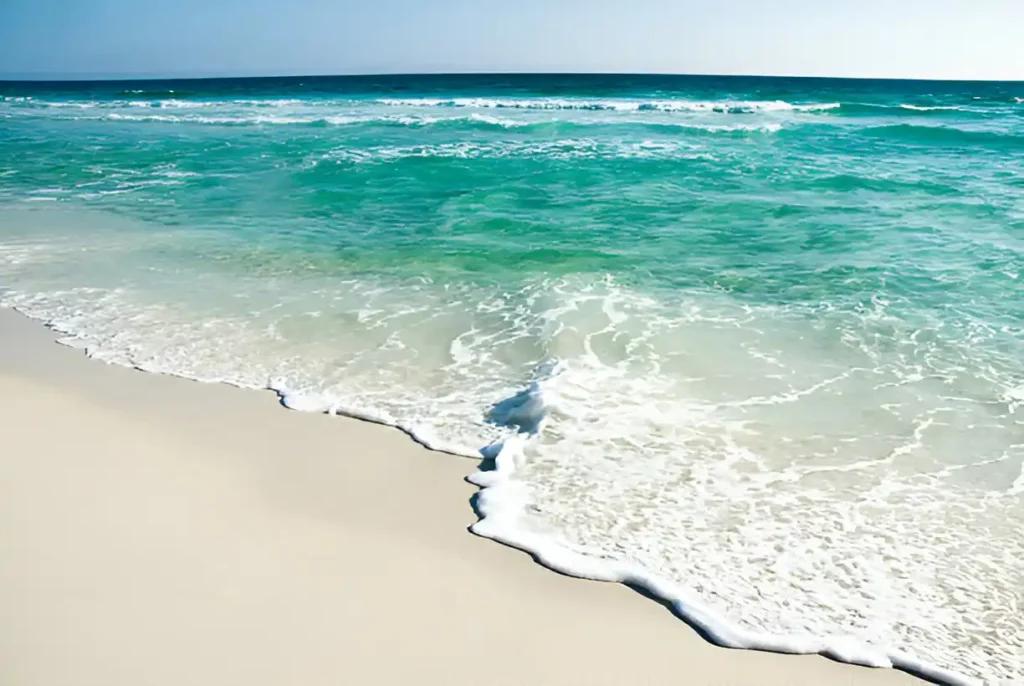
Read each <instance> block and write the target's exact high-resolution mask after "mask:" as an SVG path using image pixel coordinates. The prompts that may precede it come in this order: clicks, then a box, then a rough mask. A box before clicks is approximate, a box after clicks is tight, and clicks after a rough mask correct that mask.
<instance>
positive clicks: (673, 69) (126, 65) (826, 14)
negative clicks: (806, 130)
mask: <svg viewBox="0 0 1024 686" xmlns="http://www.w3.org/2000/svg"><path fill="white" fill-rule="evenodd" d="M465 71H470V72H492V71H533V72H536V71H547V72H593V71H597V72H658V73H714V74H737V73H739V74H795V75H824V76H867V77H914V78H979V79H1021V80H1024V0H774V1H771V0H700V1H698V0H589V1H584V0H177V1H174V0H170V1H168V0H0V78H3V77H8V78H10V77H18V78H24V77H31V76H44V77H86V76H95V77H108V76H222V75H257V74H340V73H375V72H405V73H408V72H465Z"/></svg>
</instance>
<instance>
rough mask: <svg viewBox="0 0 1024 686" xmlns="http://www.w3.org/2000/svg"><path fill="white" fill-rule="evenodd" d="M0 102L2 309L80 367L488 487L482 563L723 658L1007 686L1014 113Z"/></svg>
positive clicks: (255, 91)
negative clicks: (171, 383)
mask: <svg viewBox="0 0 1024 686" xmlns="http://www.w3.org/2000/svg"><path fill="white" fill-rule="evenodd" d="M0 97H2V101H0V301H2V302H3V303H4V304H6V305H9V306H13V307H16V308H18V309H19V310H21V311H23V312H25V313H27V314H29V315H30V316H33V317H36V318H38V319H41V320H44V321H47V322H49V323H50V324H51V325H52V326H54V327H55V328H57V329H58V330H60V331H62V332H63V333H64V334H65V335H66V338H65V342H67V343H69V344H72V345H77V346H80V347H83V348H85V349H87V350H88V352H89V353H90V354H91V355H93V356H95V357H97V358H100V359H104V360H107V361H111V362H116V363H120V364H126V365H132V366H136V367H139V368H142V369H146V370H150V371H157V372H164V373H172V374H178V375H184V376H189V377H192V378H196V379H201V380H207V381H224V382H229V383H235V384H238V385H242V386H246V387H254V388H270V389H273V390H275V391H277V392H278V393H280V394H281V396H282V398H283V401H284V402H285V404H287V405H289V406H290V407H293V408H296V409H305V410H311V411H330V412H337V413H342V414H352V415H355V416H361V417H369V418H373V419H376V420H379V421H384V422H387V423H391V424H395V425H397V426H400V427H402V428H403V429H405V430H406V431H408V432H410V433H411V434H412V435H413V436H415V437H416V438H417V439H418V440H421V441H422V442H424V443H426V444H428V445H432V446H435V447H439V448H443V449H446V450H450V451H452V452H458V453H465V454H474V455H475V454H480V452H481V451H482V452H483V453H484V454H485V455H487V456H488V457H490V458H494V457H495V456H497V459H496V460H493V459H492V460H490V461H488V462H485V466H486V467H488V468H491V467H493V468H494V469H493V470H492V471H487V472H484V473H482V474H481V475H479V477H478V479H477V480H478V481H479V482H480V484H481V485H483V486H485V487H486V489H485V491H484V493H483V496H482V497H481V508H480V509H481V513H482V514H483V515H485V518H484V519H483V521H482V522H481V523H480V524H478V525H477V527H476V530H477V532H478V533H481V534H483V535H486V536H490V537H493V538H496V539H498V540H501V541H504V542H506V543H509V544H512V545H517V546H520V547H524V548H528V549H530V550H532V551H534V552H536V553H538V554H539V555H540V556H541V557H542V558H544V559H545V560H547V561H548V562H549V563H550V564H552V565H553V566H555V567H558V568H562V569H565V570H567V571H570V572H573V573H576V574H580V575H585V576H595V577H600V578H614V579H630V580H637V579H639V580H641V581H642V582H643V583H646V584H647V585H648V586H650V587H652V588H654V589H656V590H657V591H658V592H659V593H660V594H661V595H664V596H666V597H668V598H669V599H670V600H673V601H676V602H678V603H679V608H680V610H681V611H683V613H684V614H687V615H688V616H690V617H691V618H694V617H697V618H703V620H701V621H704V620H706V624H707V625H708V626H709V627H710V628H711V629H712V631H711V633H712V634H713V635H714V636H716V637H717V638H718V640H720V641H722V642H724V643H728V644H730V645H741V646H747V647H765V646H767V647H770V648H774V649H794V650H811V651H812V652H817V651H818V650H821V649H825V650H827V651H828V652H830V653H832V654H835V655H837V656H840V657H842V658H843V659H849V660H851V661H858V662H867V663H872V664H886V663H888V662H893V661H895V662H896V663H897V664H899V665H902V666H905V667H916V668H918V669H921V670H923V671H925V672H926V673H934V674H937V675H939V676H943V677H944V678H947V679H948V680H951V681H956V680H957V679H960V678H963V679H976V680H978V681H980V682H983V683H994V684H995V683H1017V682H1019V681H1021V680H1022V679H1024V665H1022V659H1024V658H1022V655H1024V619H1022V618H1024V610H1022V609H1024V538H1022V536H1021V533H1020V532H1021V530H1022V525H1024V362H1022V360H1024V323H1022V322H1024V287H1022V284H1021V271H1022V267H1024V84H999V83H988V84H983V83H942V82H884V81H837V80H814V79H753V78H711V77H701V78H697V77H630V76H617V77H607V76H520V77H492V76H491V77H489V76H474V77H372V78H370V77H367V78H295V79H238V80H210V81H160V82H105V83H75V84H26V83H0ZM491 462H494V464H491ZM395 478H396V479H400V478H402V475H396V476H395ZM942 670H947V671H948V673H946V671H942ZM958 675H959V676H958Z"/></svg>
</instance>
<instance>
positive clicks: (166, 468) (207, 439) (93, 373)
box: [0, 310, 920, 686]
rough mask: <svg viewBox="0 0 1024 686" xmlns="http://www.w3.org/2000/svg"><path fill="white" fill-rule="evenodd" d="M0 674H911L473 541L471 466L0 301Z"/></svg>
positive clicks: (646, 679) (849, 678)
mask: <svg viewBox="0 0 1024 686" xmlns="http://www.w3.org/2000/svg"><path fill="white" fill-rule="evenodd" d="M0 388H2V398H3V407H2V408H0V423H2V435H3V450H0V484H2V486H0V488H2V489H3V491H2V493H0V503H2V505H0V507H2V509H0V559H2V561H3V564H2V565H0V607H3V608H4V614H5V622H4V628H3V629H0V682H3V683H4V684H5V686H35V685H46V686H58V685H62V684H75V685H76V686H88V685H92V684H97V685H99V684H102V685H103V686H119V685H122V684H123V685H125V686H128V685H130V686H146V685H150V684H152V685H154V686H156V685H164V684H166V685H175V686H177V685H179V684H182V683H189V684H218V685H224V684H246V685H247V686H257V685H262V684H267V685H270V684H275V685H281V684H298V683H302V684H306V685H308V686H315V685H317V684H338V683H364V684H409V683H417V684H425V685H427V684H446V685H458V684H474V683H480V682H481V681H482V680H485V681H486V682H488V683H491V684H524V683H530V684H537V685H544V684H552V685H556V684H557V685H565V684H587V685H597V684H678V683H691V684H709V685H710V684H721V685H726V684H780V685H781V684H786V685H793V684H808V685H811V684H822V683H828V684H865V685H873V684H901V683H902V684H912V683H920V682H918V681H916V680H915V679H914V678H912V677H910V676H909V675H907V674H904V673H901V672H898V671H894V670H887V669H869V668H863V667H856V666H851V665H846V664H840V663H836V662H832V661H830V660H827V659H825V658H822V657H819V656H790V655H779V654H771V653H762V652H755V651H738V650H728V649H723V648H718V647H715V646H712V645H710V644H708V643H706V642H705V641H703V640H702V639H701V638H700V637H699V636H698V635H697V634H696V633H695V632H694V631H693V630H692V629H690V628H689V627H687V626H686V625H685V624H684V623H683V622H681V621H680V620H679V619H677V618H675V617H674V616H672V615H671V614H670V613H669V612H668V611H667V610H666V609H665V608H663V607H662V606H661V605H659V604H658V603H656V602H652V601H651V600H648V599H646V598H643V597H641V596H640V595H639V594H637V593H636V592H634V591H632V590H630V589H628V588H625V587H623V586H620V585H616V584H603V583H597V582H588V581H583V580H578V579H571V578H568V577H565V576H561V575H558V574H555V573H553V572H550V571H548V570H545V569H543V568H542V567H540V566H538V565H536V564H535V563H534V562H532V561H531V559H530V558H529V557H528V556H526V555H524V554H523V553H520V552H518V551H515V550H512V549H509V548H505V547H502V546H500V545H496V544H494V543H493V542H490V541H487V540H485V539H481V538H477V537H474V536H473V535H472V534H470V533H469V532H468V531H467V527H468V526H469V525H470V524H471V523H472V522H474V521H475V517H474V514H473V510H472V508H471V505H470V498H471V497H472V495H473V493H474V491H475V490H476V489H475V488H474V487H473V486H472V485H470V484H468V483H466V482H465V480H464V477H465V476H466V475H468V474H469V473H471V472H472V471H473V470H474V469H475V466H476V463H475V461H473V460H469V459H465V458H460V457H457V456H453V455H448V454H443V453H438V452H432V451H429V450H426V449H424V448H421V447H420V446H418V445H417V444H415V443H414V442H413V441H412V440H410V439H409V438H408V437H407V436H405V435H404V434H403V433H401V432H400V431H397V430H395V429H391V428H387V427H382V426H378V425H374V424H371V423H366V422H360V421H357V420H352V419H347V418H343V417H332V416H326V415H314V414H306V413H299V412H290V411H287V410H284V409H282V408H281V407H280V406H279V404H278V402H277V400H276V398H275V397H274V395H273V394H271V393H267V392H264V393H260V392H255V391H248V390H242V389H237V388H232V387H229V386H226V385H221V384H202V383H197V382H194V381H189V380H186V379H180V378H173V377H169V376H161V375H155V374H146V373H141V372H138V371H135V370H131V369H127V368H123V367H118V366H114V365H106V364H103V363H101V362H97V361H91V360H88V359H87V358H86V357H85V356H84V355H82V353H81V352H80V351H76V350H74V349H71V348H67V347H63V346H60V345H57V344H55V343H54V336H53V334H52V333H51V332H49V331H47V330H46V329H45V328H44V327H43V326H42V325H40V324H39V323H37V322H33V321H30V320H28V319H27V318H24V317H22V316H21V315H20V314H17V313H15V312H13V311H10V310H0Z"/></svg>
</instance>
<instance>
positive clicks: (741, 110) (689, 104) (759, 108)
mask: <svg viewBox="0 0 1024 686" xmlns="http://www.w3.org/2000/svg"><path fill="white" fill-rule="evenodd" d="M377 102H379V103H381V104H384V105H389V106H397V107H468V108H477V109H522V110H587V111H601V110H611V111H617V112H643V111H660V112H715V113H724V114H752V113H757V112H817V111H827V110H832V109H836V108H838V107H840V103H838V102H831V103H810V104H792V103H788V102H785V101H782V100H774V101H707V102H705V101H692V100H626V99H618V98H616V99H606V100H584V99H566V98H523V99H494V98H451V99H439V98H384V99H381V100H378V101H377Z"/></svg>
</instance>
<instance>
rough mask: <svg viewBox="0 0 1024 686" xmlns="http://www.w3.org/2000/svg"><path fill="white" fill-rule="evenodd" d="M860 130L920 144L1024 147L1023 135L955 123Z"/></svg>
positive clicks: (896, 125) (892, 125) (902, 125)
mask: <svg viewBox="0 0 1024 686" xmlns="http://www.w3.org/2000/svg"><path fill="white" fill-rule="evenodd" d="M861 133H863V134H866V135H869V136H874V137H878V138H885V139H889V140H893V141H898V142H903V143H912V144H917V145H947V146H963V147H975V146H979V145H984V146H993V147H999V148H1004V149H1005V148H1012V149H1017V148H1024V136H1020V135H1014V134H1012V133H1000V132H997V131H972V130H969V129H960V128H956V127H952V126H921V125H915V124H890V125H886V126H874V127H868V128H866V129H863V130H862V131H861Z"/></svg>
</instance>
